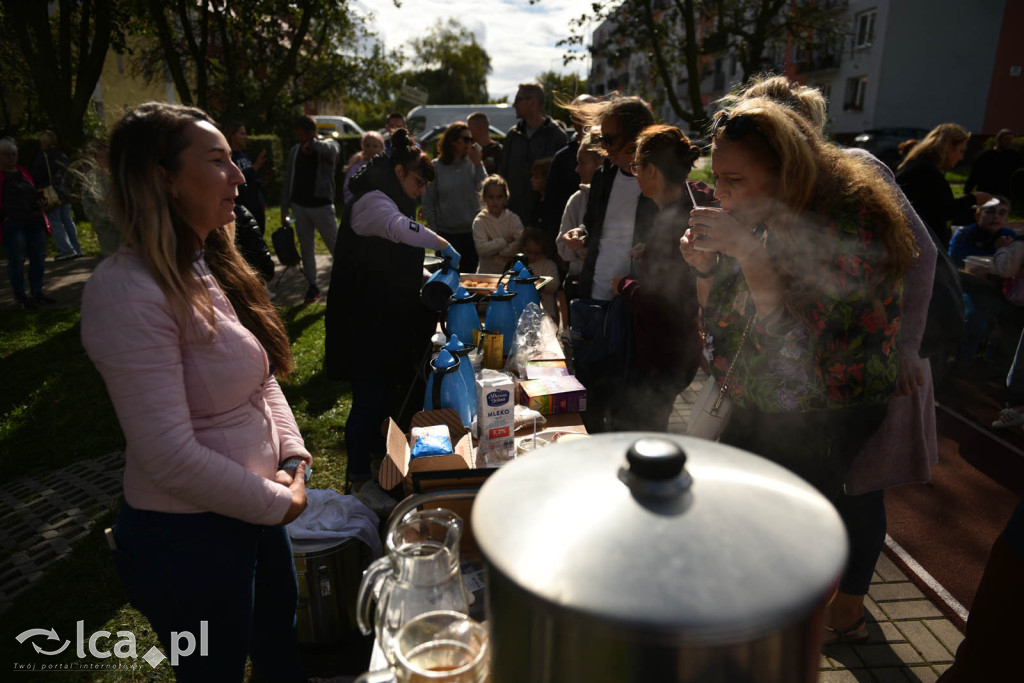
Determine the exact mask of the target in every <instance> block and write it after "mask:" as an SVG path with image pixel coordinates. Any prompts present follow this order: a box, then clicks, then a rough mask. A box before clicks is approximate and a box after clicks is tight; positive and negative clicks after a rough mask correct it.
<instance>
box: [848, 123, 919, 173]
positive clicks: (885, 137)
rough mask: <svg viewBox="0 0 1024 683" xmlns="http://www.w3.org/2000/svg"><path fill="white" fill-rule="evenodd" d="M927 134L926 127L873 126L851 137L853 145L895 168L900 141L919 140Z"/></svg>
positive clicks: (897, 162) (898, 157)
mask: <svg viewBox="0 0 1024 683" xmlns="http://www.w3.org/2000/svg"><path fill="white" fill-rule="evenodd" d="M925 135H928V129H927V128H910V127H907V128H896V127H894V128H873V129H871V130H866V131H864V132H863V133H861V134H860V135H858V136H857V137H855V138H854V139H853V144H854V146H855V147H860V148H861V149H866V150H867V151H869V152H871V153H872V154H874V155H875V156H876V157H878V158H879V159H881V160H882V161H883V162H885V163H886V164H888V166H889V167H890V168H893V169H895V168H896V167H897V166H898V165H899V163H900V152H899V146H900V143H902V142H904V141H906V140H920V139H922V138H923V137H924V136H925Z"/></svg>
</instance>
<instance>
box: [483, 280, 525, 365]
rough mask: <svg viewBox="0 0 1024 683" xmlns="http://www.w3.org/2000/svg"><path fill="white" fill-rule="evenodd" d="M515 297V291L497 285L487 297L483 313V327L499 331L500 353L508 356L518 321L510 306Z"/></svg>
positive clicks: (513, 309)
mask: <svg viewBox="0 0 1024 683" xmlns="http://www.w3.org/2000/svg"><path fill="white" fill-rule="evenodd" d="M515 297H516V293H515V292H509V291H507V290H506V289H505V285H498V288H497V289H496V290H494V292H493V293H492V294H491V295H490V296H488V297H487V300H488V302H487V313H486V314H485V315H484V328H485V329H488V330H492V331H495V332H501V334H502V344H501V353H502V355H503V356H508V354H509V352H510V351H511V350H512V338H513V337H514V336H515V333H516V324H517V323H518V322H519V318H518V316H516V311H515V308H514V307H513V306H512V299H514V298H515Z"/></svg>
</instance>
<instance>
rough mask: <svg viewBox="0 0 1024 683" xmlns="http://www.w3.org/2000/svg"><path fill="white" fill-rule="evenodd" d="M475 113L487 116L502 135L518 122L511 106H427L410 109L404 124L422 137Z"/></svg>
mask: <svg viewBox="0 0 1024 683" xmlns="http://www.w3.org/2000/svg"><path fill="white" fill-rule="evenodd" d="M477 111H481V112H483V113H485V114H487V118H488V120H489V121H490V123H491V127H493V128H497V129H498V130H500V131H501V132H502V134H504V133H507V132H508V129H509V128H511V127H512V126H514V125H516V123H517V122H518V121H519V119H517V118H516V112H515V110H514V109H513V108H512V105H511V104H427V105H423V106H422V107H415V108H413V109H410V110H409V115H408V116H406V117H405V122H406V125H408V126H409V132H410V133H412V134H413V135H422V134H423V133H429V132H430V131H432V130H433V129H434V128H436V127H437V126H445V127H447V126H448V124H450V123H452V122H453V121H465V120H466V119H467V118H469V115H470V114H472V113H473V112H477Z"/></svg>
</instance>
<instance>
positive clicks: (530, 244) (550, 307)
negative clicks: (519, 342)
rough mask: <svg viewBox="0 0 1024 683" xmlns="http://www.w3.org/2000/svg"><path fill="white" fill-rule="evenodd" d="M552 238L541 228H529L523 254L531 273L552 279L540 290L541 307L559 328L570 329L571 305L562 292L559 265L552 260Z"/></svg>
mask: <svg viewBox="0 0 1024 683" xmlns="http://www.w3.org/2000/svg"><path fill="white" fill-rule="evenodd" d="M551 246H552V245H551V238H550V237H549V236H548V234H547V233H546V232H544V231H543V230H541V229H540V228H527V229H526V231H525V232H524V233H523V254H524V255H525V256H526V258H527V260H528V262H529V263H528V265H529V266H530V271H531V272H532V273H533V274H534V275H536V276H537V277H544V276H545V275H547V276H549V277H551V282H549V283H548V284H546V285H545V286H544V287H543V289H541V290H540V305H541V308H543V309H544V312H545V313H547V314H548V315H550V316H551V318H552V319H553V320H554V321H555V323H556V324H558V325H559V327H568V326H569V323H568V320H569V304H568V302H567V301H566V298H565V292H563V291H562V287H561V279H560V277H559V274H558V265H557V264H555V262H554V261H552V260H551V258H550V257H549V254H550V253H551Z"/></svg>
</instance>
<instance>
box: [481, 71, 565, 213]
mask: <svg viewBox="0 0 1024 683" xmlns="http://www.w3.org/2000/svg"><path fill="white" fill-rule="evenodd" d="M512 106H513V107H514V108H515V110H516V116H517V117H518V118H519V123H517V124H516V125H514V126H512V127H511V128H509V129H508V134H507V135H506V136H505V144H504V147H503V148H502V150H501V160H500V162H499V163H498V173H500V174H501V176H502V177H503V178H505V180H506V181H508V190H509V202H508V208H509V210H510V211H512V213H514V214H516V215H517V216H519V218H520V219H522V220H524V221H525V220H526V219H527V218H528V217H529V216H531V215H533V208H534V205H535V204H536V203H537V202H538V201H539V200H540V195H539V194H538V193H537V192H534V191H533V189H531V188H530V171H531V170H532V168H533V162H535V161H537V160H538V159H544V158H545V157H551V156H554V154H555V152H557V151H558V150H560V149H562V148H563V147H565V146H566V144H568V142H569V136H568V135H566V133H565V131H564V130H562V129H561V128H560V127H559V126H558V124H557V123H555V122H554V121H553V120H552V119H551V117H550V116H545V115H544V88H543V87H541V86H540V85H538V84H537V83H524V84H522V85H520V86H519V91H518V92H517V93H516V99H515V102H513V104H512Z"/></svg>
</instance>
